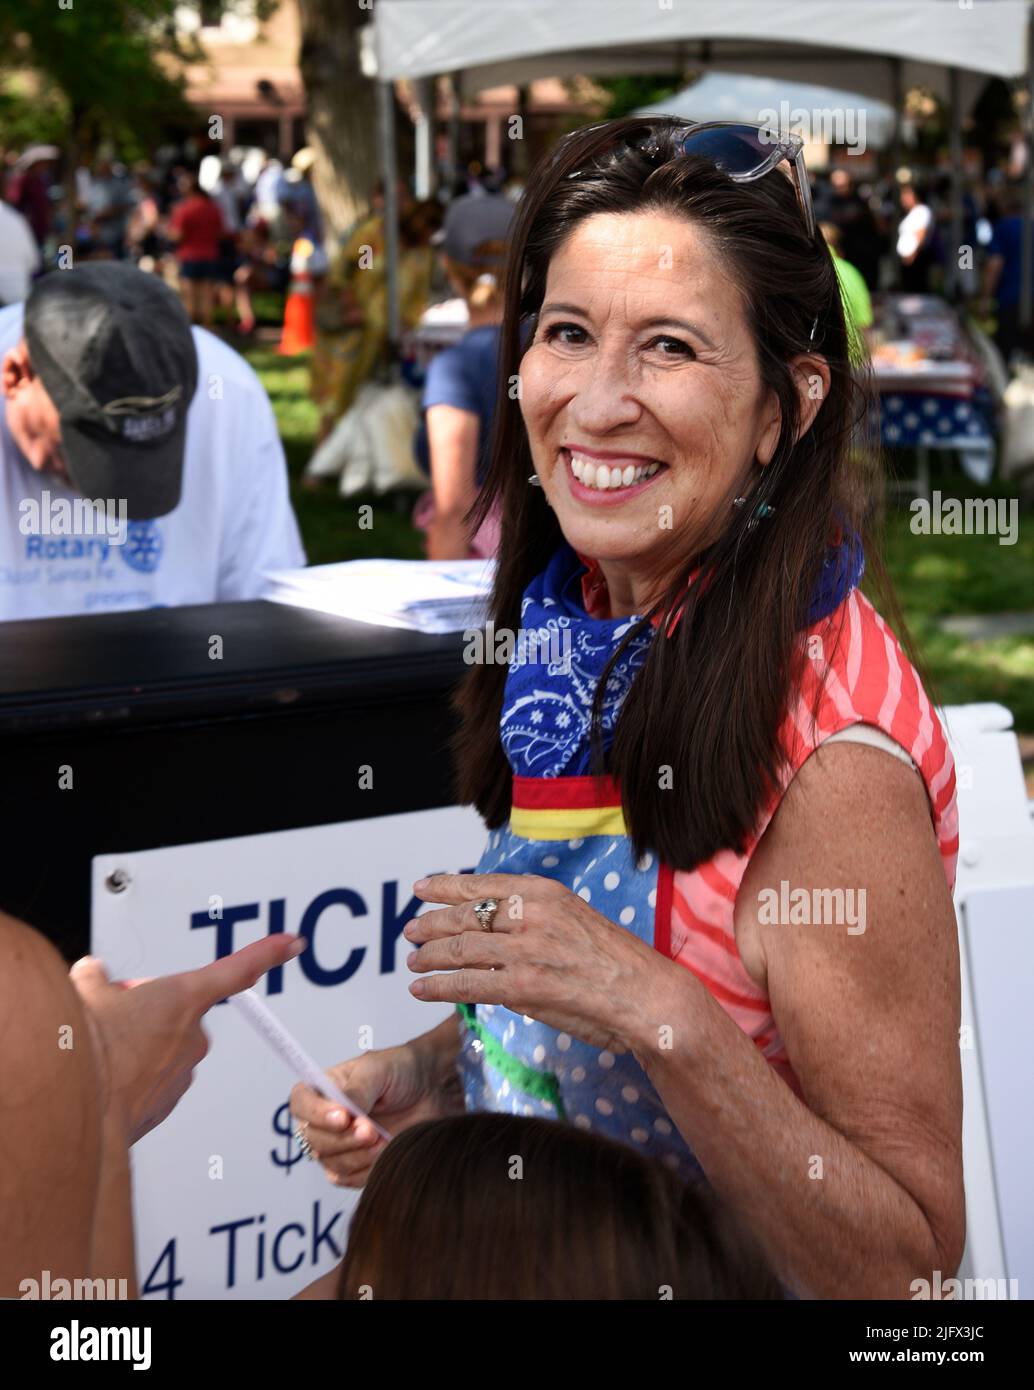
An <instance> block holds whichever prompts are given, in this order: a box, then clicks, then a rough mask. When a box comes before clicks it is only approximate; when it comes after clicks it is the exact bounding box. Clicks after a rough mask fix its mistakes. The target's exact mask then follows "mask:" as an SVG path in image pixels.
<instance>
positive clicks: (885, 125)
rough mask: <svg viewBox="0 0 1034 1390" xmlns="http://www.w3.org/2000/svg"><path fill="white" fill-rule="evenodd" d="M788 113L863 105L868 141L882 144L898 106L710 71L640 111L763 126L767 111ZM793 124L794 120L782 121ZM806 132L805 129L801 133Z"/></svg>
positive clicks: (806, 84)
mask: <svg viewBox="0 0 1034 1390" xmlns="http://www.w3.org/2000/svg"><path fill="white" fill-rule="evenodd" d="M784 102H785V103H786V107H787V108H788V109H789V111H790V112H794V111H806V112H818V111H838V110H839V111H842V110H844V109H845V108H853V109H854V110H858V109H859V108H864V113H865V129H864V139H865V143H866V144H867V145H869V146H872V147H873V148H874V149H883V148H885V147H886V146H887V145H888V144H889V143H890V140H891V138H892V136H893V133H894V115H895V113H894V108H893V106H888V105H887V104H886V102H882V101H873V100H872V99H870V98H866V97H863V96H861V95H860V94H859V93H858V92H842V91H835V90H834V89H833V88H832V87H819V86H816V85H814V84H813V83H810V82H783V81H781V80H779V79H778V78H775V77H754V76H747V75H746V74H744V73H728V72H709V73H706V74H705V75H704V76H703V77H702V78H701V79H700V81H699V82H694V83H692V84H691V85H690V86H689V87H685V88H683V90H682V91H681V92H675V93H674V94H673V95H672V96H669V97H661V98H660V99H659V100H658V101H654V102H651V103H649V104H648V105H647V106H642V107H640V108H639V109H638V110H637V111H636V112H635V113H634V114H635V115H637V116H646V115H661V116H675V117H677V118H678V119H680V120H687V121H746V122H748V123H750V124H752V125H761V124H762V123H763V122H764V121H766V120H768V119H771V118H770V117H768V116H766V115H765V114H764V113H766V112H776V113H781V112H782V109H783V103H784ZM783 124H784V125H785V126H786V127H788V128H790V127H791V125H792V123H791V122H789V121H787V122H784V123H783ZM802 133H803V132H802Z"/></svg>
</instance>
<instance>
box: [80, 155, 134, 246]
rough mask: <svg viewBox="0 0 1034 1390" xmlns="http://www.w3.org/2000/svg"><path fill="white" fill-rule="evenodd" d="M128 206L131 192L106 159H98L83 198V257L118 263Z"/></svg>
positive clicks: (120, 175) (104, 157) (123, 240)
mask: <svg viewBox="0 0 1034 1390" xmlns="http://www.w3.org/2000/svg"><path fill="white" fill-rule="evenodd" d="M131 205H132V194H131V189H130V185H129V182H128V180H127V179H126V178H125V176H124V173H123V172H122V171H121V170H120V169H116V167H115V163H114V161H113V160H112V159H111V158H110V157H108V156H102V157H101V158H100V159H98V160H97V162H96V164H95V165H94V167H93V169H92V171H90V173H89V177H88V180H87V182H86V193H85V196H84V198H83V212H84V216H85V223H86V245H85V247H84V248H83V250H84V254H86V255H88V256H90V257H91V258H93V259H100V260H118V259H119V258H120V257H121V256H122V255H124V254H125V237H126V222H127V220H128V217H129V212H130V207H131Z"/></svg>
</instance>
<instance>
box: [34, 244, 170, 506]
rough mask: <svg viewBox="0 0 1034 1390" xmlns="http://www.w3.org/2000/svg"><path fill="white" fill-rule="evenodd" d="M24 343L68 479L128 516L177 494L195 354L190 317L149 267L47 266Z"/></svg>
mask: <svg viewBox="0 0 1034 1390" xmlns="http://www.w3.org/2000/svg"><path fill="white" fill-rule="evenodd" d="M24 333H25V342H26V344H27V346H28V350H29V360H30V361H31V363H32V368H33V371H34V372H36V374H37V375H38V376H39V378H40V380H41V381H42V383H43V385H44V387H45V388H46V390H47V393H48V395H49V396H50V398H51V400H53V402H54V405H55V406H56V407H57V411H58V414H59V415H60V417H61V449H62V453H63V455H64V458H65V463H66V465H67V467H68V475H69V477H70V479H71V481H72V483H73V485H74V486H75V488H76V489H77V490H78V491H79V492H81V493H82V494H83V496H84V497H88V498H90V499H91V500H96V499H99V500H107V499H109V498H110V499H112V500H114V501H118V500H120V499H122V500H124V501H125V504H126V514H127V516H129V517H130V518H131V519H132V520H134V521H136V520H144V519H147V518H150V517H154V516H164V515H165V514H166V513H167V512H171V511H172V510H173V508H174V507H176V506H177V505H178V503H179V500H180V492H181V488H182V483H183V454H184V449H185V445H186V435H187V411H188V409H189V407H190V403H191V401H192V400H193V398H194V392H195V390H196V389H197V379H198V361H197V350H196V348H195V346H194V336H193V333H192V332H191V327H190V320H189V319H188V318H187V315H186V313H185V311H184V309H183V306H182V305H181V303H180V301H179V298H178V296H177V295H176V294H175V293H174V292H173V291H172V290H171V289H170V288H169V287H168V285H166V284H165V283H164V282H163V281H162V280H160V279H159V278H158V276H156V275H147V274H145V273H144V272H143V271H141V270H137V269H136V267H135V266H131V265H126V264H124V263H121V262H118V261H96V262H91V263H90V264H88V265H84V266H81V267H78V268H77V269H75V270H54V271H51V273H50V274H49V275H45V276H44V277H43V278H42V279H41V280H37V281H36V283H35V285H34V286H33V288H32V292H31V294H30V295H29V298H28V300H27V301H26V304H25V327H24Z"/></svg>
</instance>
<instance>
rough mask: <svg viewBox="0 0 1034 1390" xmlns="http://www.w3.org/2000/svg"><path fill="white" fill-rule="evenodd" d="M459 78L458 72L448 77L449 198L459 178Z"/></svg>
mask: <svg viewBox="0 0 1034 1390" xmlns="http://www.w3.org/2000/svg"><path fill="white" fill-rule="evenodd" d="M460 77H461V74H460V73H458V72H454V73H450V75H449V121H448V125H447V127H446V137H447V141H448V158H447V165H448V170H449V196H450V198H451V197H452V190H453V189H454V188H455V186H456V180H457V179H458V178H459V176H460V107H461V100H462V98H461V96H460Z"/></svg>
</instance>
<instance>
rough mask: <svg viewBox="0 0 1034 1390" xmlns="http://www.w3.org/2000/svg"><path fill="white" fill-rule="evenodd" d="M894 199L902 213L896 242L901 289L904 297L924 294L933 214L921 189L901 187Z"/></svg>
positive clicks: (930, 260) (927, 286)
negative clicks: (896, 199) (897, 198)
mask: <svg viewBox="0 0 1034 1390" xmlns="http://www.w3.org/2000/svg"><path fill="white" fill-rule="evenodd" d="M898 196H899V199H900V203H901V211H902V213H903V216H902V219H901V222H900V224H899V226H898V239H897V255H898V274H899V277H900V281H901V288H902V290H904V292H905V293H906V294H927V293H929V289H930V270H931V268H932V266H933V263H934V254H933V251H934V248H933V231H934V219H933V211H932V210H931V208H930V207H929V205H928V204H927V202H926V198H925V194H924V191H923V189H922V188H920V187H919V186H918V185H916V184H914V183H905V184H902V186H901V192H900V193H899V195H898Z"/></svg>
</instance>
